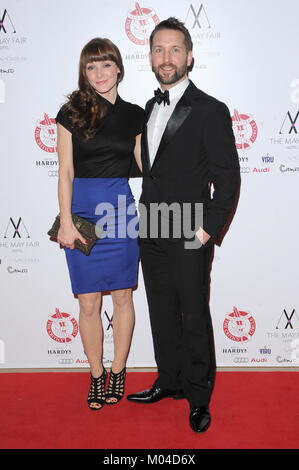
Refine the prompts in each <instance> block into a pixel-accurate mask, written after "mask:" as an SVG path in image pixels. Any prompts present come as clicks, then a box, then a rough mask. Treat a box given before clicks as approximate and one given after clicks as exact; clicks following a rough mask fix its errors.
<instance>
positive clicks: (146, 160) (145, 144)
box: [141, 98, 156, 174]
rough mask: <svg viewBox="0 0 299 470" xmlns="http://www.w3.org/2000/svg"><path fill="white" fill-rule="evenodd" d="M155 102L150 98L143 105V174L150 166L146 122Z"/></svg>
mask: <svg viewBox="0 0 299 470" xmlns="http://www.w3.org/2000/svg"><path fill="white" fill-rule="evenodd" d="M155 102H156V101H155V98H152V99H151V100H150V101H148V103H147V105H146V107H145V125H144V130H143V133H142V136H141V147H142V157H143V158H142V168H143V174H146V173H148V172H149V171H150V167H151V165H150V158H149V149H148V139H147V122H148V120H149V118H150V115H151V113H152V110H153V107H154V104H155Z"/></svg>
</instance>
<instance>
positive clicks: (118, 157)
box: [55, 94, 144, 178]
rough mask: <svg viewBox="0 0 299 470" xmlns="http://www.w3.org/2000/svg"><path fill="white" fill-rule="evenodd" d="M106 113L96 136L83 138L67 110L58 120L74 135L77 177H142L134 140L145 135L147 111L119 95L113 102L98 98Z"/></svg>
mask: <svg viewBox="0 0 299 470" xmlns="http://www.w3.org/2000/svg"><path fill="white" fill-rule="evenodd" d="M97 96H98V99H99V100H100V101H101V104H102V105H103V106H104V109H105V113H104V116H103V117H102V119H101V124H100V127H99V128H98V130H97V133H96V135H95V136H94V137H92V138H91V139H88V140H86V139H84V138H83V137H82V136H80V135H79V134H78V133H76V131H75V129H72V127H71V125H70V122H69V120H68V116H67V113H66V112H65V107H64V106H62V108H61V109H60V110H59V112H58V114H57V116H56V118H55V120H56V123H59V124H61V125H62V126H63V127H65V128H66V129H67V130H68V131H70V132H71V133H72V143H73V160H74V176H75V177H76V178H124V177H127V178H129V177H135V176H141V173H140V171H139V169H138V167H137V164H136V161H135V158H134V153H133V151H134V147H135V137H136V135H138V134H140V133H141V132H142V128H143V124H144V110H143V109H142V108H141V107H140V106H138V105H136V104H132V103H129V102H127V101H124V100H122V99H121V98H120V96H119V95H117V98H116V101H115V103H114V104H112V103H111V102H110V101H108V100H106V99H105V98H103V97H102V96H101V95H99V94H98V95H97Z"/></svg>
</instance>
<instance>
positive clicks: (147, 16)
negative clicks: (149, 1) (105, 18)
mask: <svg viewBox="0 0 299 470" xmlns="http://www.w3.org/2000/svg"><path fill="white" fill-rule="evenodd" d="M159 22H160V20H159V18H158V16H157V15H156V13H155V11H154V10H153V9H152V8H143V7H141V6H140V5H139V3H138V2H136V4H135V9H134V10H130V11H129V12H128V15H127V19H126V23H125V30H126V34H127V36H128V38H129V39H130V40H131V41H132V42H134V43H135V44H137V45H140V46H145V45H148V44H149V37H150V34H151V32H152V30H153V29H154V27H155V26H156V25H157V24H159Z"/></svg>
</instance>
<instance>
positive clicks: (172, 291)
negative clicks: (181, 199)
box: [139, 238, 216, 406]
mask: <svg viewBox="0 0 299 470" xmlns="http://www.w3.org/2000/svg"><path fill="white" fill-rule="evenodd" d="M139 244H140V257H141V265H142V271H143V278H144V284H145V289H146V295H147V300H148V306H149V314H150V323H151V329H152V336H153V345H154V353H155V360H156V363H157V368H158V378H157V380H156V382H155V384H156V385H157V386H159V387H161V388H164V389H165V388H166V389H172V390H175V389H180V388H182V389H183V390H184V393H185V396H186V398H187V400H188V401H189V403H190V405H191V406H201V405H208V404H209V401H210V398H211V393H212V388H213V385H214V377H215V369H216V363H215V350H214V340H213V327H212V321H211V316H210V310H209V284H210V262H211V258H212V252H213V247H212V246H201V247H200V248H197V249H186V248H185V247H184V241H183V239H158V238H157V239H151V238H143V239H140V242H139Z"/></svg>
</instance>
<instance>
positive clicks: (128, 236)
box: [65, 178, 139, 294]
mask: <svg viewBox="0 0 299 470" xmlns="http://www.w3.org/2000/svg"><path fill="white" fill-rule="evenodd" d="M72 213H73V214H77V215H80V216H81V217H84V218H85V219H87V220H89V221H90V222H93V223H94V224H97V226H99V227H102V228H103V230H104V232H103V235H102V237H101V238H100V239H99V240H98V241H97V243H96V244H95V246H94V247H93V248H92V250H91V252H90V254H89V256H86V255H84V254H83V253H82V252H81V251H79V250H78V249H74V250H71V249H69V248H65V254H66V260H67V265H68V269H69V274H70V280H71V285H72V291H73V293H74V294H87V293H90V292H101V291H110V290H115V289H126V288H129V287H134V286H136V284H137V271H138V258H139V246H138V243H137V236H138V218H137V211H136V206H135V201H134V197H133V194H132V192H131V188H130V186H129V183H128V180H127V178H74V181H73V197H72Z"/></svg>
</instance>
